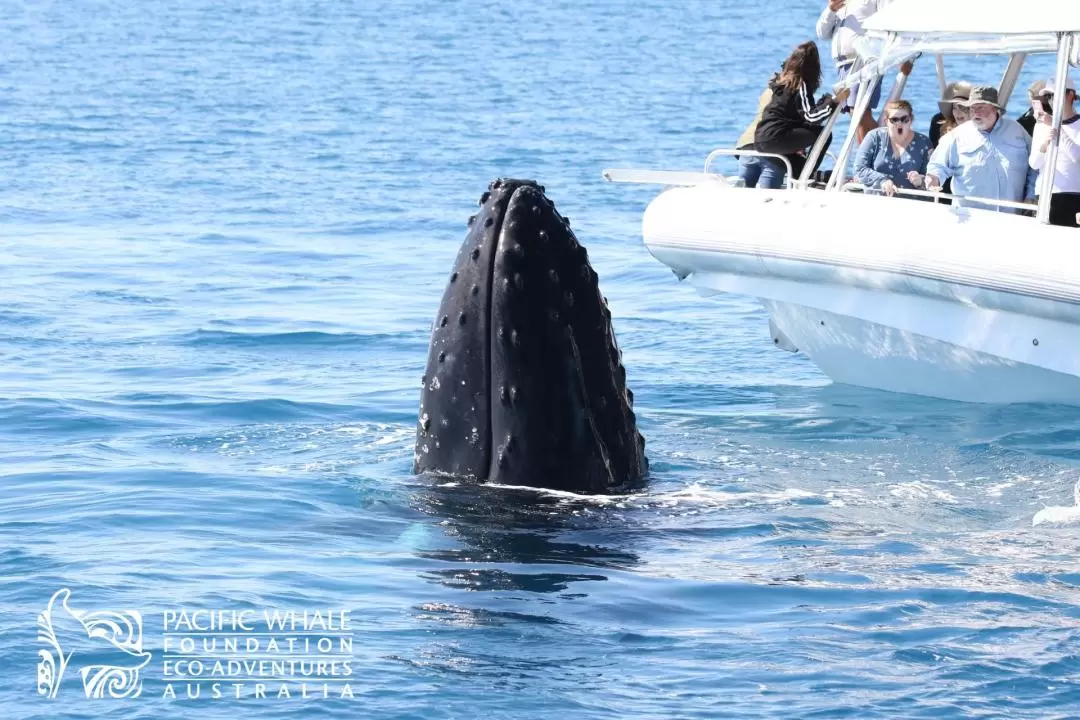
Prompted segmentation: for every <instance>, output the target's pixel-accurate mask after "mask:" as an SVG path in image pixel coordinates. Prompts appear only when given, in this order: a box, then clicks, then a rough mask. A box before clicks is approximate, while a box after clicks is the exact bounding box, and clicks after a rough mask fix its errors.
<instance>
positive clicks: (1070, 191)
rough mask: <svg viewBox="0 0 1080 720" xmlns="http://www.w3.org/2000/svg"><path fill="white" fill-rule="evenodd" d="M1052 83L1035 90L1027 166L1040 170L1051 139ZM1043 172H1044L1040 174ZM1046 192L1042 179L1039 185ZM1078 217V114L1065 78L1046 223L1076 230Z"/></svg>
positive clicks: (1072, 86) (1070, 82)
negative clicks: (1037, 103) (1036, 106)
mask: <svg viewBox="0 0 1080 720" xmlns="http://www.w3.org/2000/svg"><path fill="white" fill-rule="evenodd" d="M1054 90H1055V88H1054V81H1053V80H1051V81H1050V82H1048V83H1046V85H1045V86H1044V87H1043V88H1042V90H1040V91H1039V100H1040V107H1039V112H1038V113H1037V114H1036V116H1035V129H1034V133H1033V135H1032V138H1031V157H1030V160H1031V167H1033V168H1035V169H1036V170H1040V171H1042V170H1043V169H1044V168H1045V167H1046V156H1047V154H1048V153H1049V151H1050V142H1051V141H1052V140H1053V138H1054V129H1053V127H1051V124H1052V123H1053V115H1051V112H1052V110H1053V102H1054ZM1044 173H1045V171H1044ZM1040 185H1041V186H1042V188H1043V192H1045V191H1046V180H1045V179H1043V180H1042V181H1041V182H1040ZM1078 215H1080V115H1078V114H1077V113H1076V87H1075V86H1074V85H1073V82H1072V80H1071V79H1069V78H1066V79H1065V104H1064V106H1063V108H1062V111H1061V135H1060V136H1059V139H1058V155H1057V168H1056V170H1055V172H1054V180H1053V189H1052V190H1051V195H1050V224H1051V225H1064V226H1065V227H1077V216H1078Z"/></svg>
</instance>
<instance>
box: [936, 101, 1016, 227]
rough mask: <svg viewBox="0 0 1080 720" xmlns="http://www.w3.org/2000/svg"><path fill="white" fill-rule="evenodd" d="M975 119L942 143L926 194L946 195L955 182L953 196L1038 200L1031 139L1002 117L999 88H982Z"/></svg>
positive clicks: (974, 204)
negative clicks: (946, 184)
mask: <svg viewBox="0 0 1080 720" xmlns="http://www.w3.org/2000/svg"><path fill="white" fill-rule="evenodd" d="M958 104H959V105H962V106H963V107H967V108H970V110H971V120H970V121H968V122H966V123H963V124H962V125H959V126H958V127H957V128H956V129H954V130H953V131H952V132H950V133H948V134H947V135H945V136H943V137H942V138H941V142H940V143H939V144H938V146H937V149H936V150H934V152H933V153H932V154H931V155H930V162H929V163H927V167H926V189H927V190H933V191H940V190H941V183H942V181H943V180H944V179H945V178H949V177H951V178H952V179H953V186H952V191H953V192H952V194H953V195H954V196H956V197H958V198H963V197H967V196H972V197H981V198H988V199H994V200H1008V201H1011V202H1024V201H1031V200H1034V197H1035V196H1034V190H1035V178H1036V177H1037V173H1036V172H1035V170H1033V169H1032V168H1031V167H1029V166H1028V153H1029V152H1030V149H1031V138H1029V137H1028V134H1027V133H1026V132H1025V131H1024V128H1022V127H1020V124H1019V123H1018V122H1016V121H1015V120H1012V119H1010V118H1007V117H1005V116H1003V115H1002V110H1003V108H1002V107H1001V105H1000V104H999V103H998V92H997V88H993V87H989V86H987V85H976V86H975V87H973V88H971V95H970V97H969V98H968V100H966V101H964V102H962V103H958ZM959 204H963V205H968V206H970V207H983V208H986V209H989V210H997V211H999V212H1009V213H1013V212H1016V210H1015V209H1012V208H1003V207H1001V206H999V205H986V204H980V203H977V202H962V203H959Z"/></svg>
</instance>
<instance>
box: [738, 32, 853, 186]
mask: <svg viewBox="0 0 1080 720" xmlns="http://www.w3.org/2000/svg"><path fill="white" fill-rule="evenodd" d="M820 86H821V57H820V56H819V55H818V49H817V45H815V44H814V42H813V41H812V40H811V41H808V42H804V43H802V44H801V45H799V46H798V47H796V48H795V50H794V51H793V52H792V53H791V55H790V56H788V58H787V60H785V61H784V69H783V71H781V73H780V74H779V76H777V77H776V79H775V80H773V81H772V82H771V83H770V84H769V89H770V90H771V91H772V98H771V99H770V100H769V104H768V105H766V106H765V110H764V111H763V112H762V113H761V121H760V122H759V123H758V125H757V128H756V129H755V130H754V149H755V150H759V151H761V152H771V153H778V154H780V155H784V156H785V157H787V159H788V161H789V162H790V163H791V173H792V177H793V178H797V177H799V175H800V174H801V173H802V170H803V166H804V165H805V164H806V155H805V151H806V149H807V148H809V147H810V146H812V145H813V144H814V143H815V142H816V141H817V139H818V137H819V136H820V135H821V133H822V131H823V130H824V126H823V125H822V123H823V122H824V121H825V120H826V119H828V117H829V116H830V115H832V113H833V111H834V110H836V108H837V106H838V105H839V104H840V103H842V102H844V100H846V99H847V96H848V90H847V88H844V89H843V90H841V91H840V92H839V93H838V94H837V96H836V97H835V98H834V97H832V96H831V95H829V94H828V93H826V94H825V95H824V96H822V98H821V100H819V101H817V102H815V101H814V93H815V92H816V91H817V89H818V87H820ZM831 140H832V138H829V140H827V141H826V143H825V148H828V146H829V142H831ZM825 148H823V149H822V152H821V155H820V157H818V160H817V164H818V165H820V164H821V161H822V160H823V159H824V157H825ZM770 162H776V161H775V160H773V159H770ZM816 171H817V166H816V165H815V167H814V168H813V170H812V172H816Z"/></svg>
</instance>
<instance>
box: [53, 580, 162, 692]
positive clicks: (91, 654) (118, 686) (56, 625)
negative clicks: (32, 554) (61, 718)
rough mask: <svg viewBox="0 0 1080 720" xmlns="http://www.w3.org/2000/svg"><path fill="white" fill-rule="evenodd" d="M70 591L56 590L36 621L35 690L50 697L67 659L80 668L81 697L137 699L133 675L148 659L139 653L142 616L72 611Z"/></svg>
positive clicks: (139, 682)
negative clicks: (37, 644) (82, 695)
mask: <svg viewBox="0 0 1080 720" xmlns="http://www.w3.org/2000/svg"><path fill="white" fill-rule="evenodd" d="M70 600H71V590H69V589H68V588H63V589H61V590H57V591H56V592H55V593H54V594H53V596H52V598H51V599H50V600H49V605H48V607H47V608H46V609H45V611H44V612H42V613H41V614H39V615H38V618H37V627H38V633H37V639H38V642H39V643H42V644H43V645H45V647H44V648H41V649H39V650H38V658H39V659H38V665H37V690H38V694H39V695H44V696H46V697H48V698H50V699H52V698H55V697H56V695H57V693H58V692H59V690H60V684H61V682H62V680H63V678H64V673H65V671H66V670H67V668H68V666H69V665H70V664H71V661H72V659H73V658H75V659H77V660H78V661H79V663H80V665H81V667H80V670H79V672H80V674H81V675H82V681H83V692H84V693H85V695H86V697H87V698H104V697H106V696H108V697H111V698H126V697H138V696H139V695H140V694H141V693H142V679H141V678H140V677H139V671H140V670H141V669H142V668H144V667H146V665H147V664H148V663H149V662H150V658H151V655H150V653H148V652H144V651H143V649H142V615H141V614H140V613H138V612H135V611H125V612H111V611H96V612H88V611H85V610H76V609H73V608H72V607H71V606H70V605H69V604H68V603H69V601H70Z"/></svg>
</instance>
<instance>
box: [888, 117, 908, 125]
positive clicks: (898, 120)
mask: <svg viewBox="0 0 1080 720" xmlns="http://www.w3.org/2000/svg"><path fill="white" fill-rule="evenodd" d="M889 122H891V123H892V124H893V125H896V124H897V123H909V122H911V116H910V115H893V116H892V117H891V118H889Z"/></svg>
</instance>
